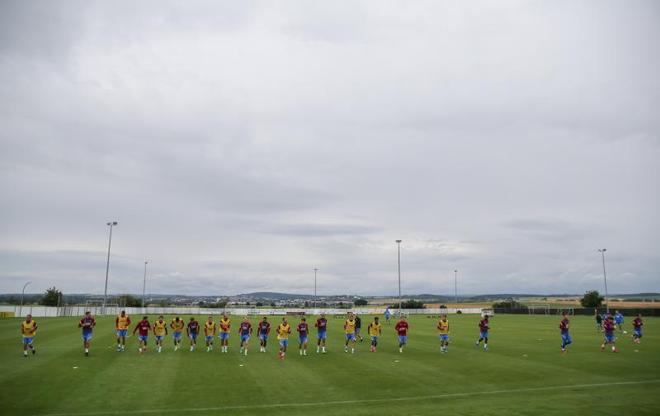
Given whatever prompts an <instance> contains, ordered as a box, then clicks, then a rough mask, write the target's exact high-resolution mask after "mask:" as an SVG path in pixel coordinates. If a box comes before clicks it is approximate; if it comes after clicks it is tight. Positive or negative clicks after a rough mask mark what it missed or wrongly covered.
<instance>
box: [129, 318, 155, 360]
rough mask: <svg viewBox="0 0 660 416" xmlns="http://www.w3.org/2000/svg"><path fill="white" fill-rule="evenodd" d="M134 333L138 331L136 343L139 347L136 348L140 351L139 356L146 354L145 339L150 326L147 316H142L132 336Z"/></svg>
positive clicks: (147, 337)
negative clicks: (137, 342)
mask: <svg viewBox="0 0 660 416" xmlns="http://www.w3.org/2000/svg"><path fill="white" fill-rule="evenodd" d="M135 331H139V333H138V341H139V343H140V347H139V348H138V351H140V354H142V353H143V352H147V339H149V331H151V324H150V323H149V318H148V317H147V316H143V317H142V320H141V321H140V322H138V323H137V325H135V328H134V329H133V335H135Z"/></svg>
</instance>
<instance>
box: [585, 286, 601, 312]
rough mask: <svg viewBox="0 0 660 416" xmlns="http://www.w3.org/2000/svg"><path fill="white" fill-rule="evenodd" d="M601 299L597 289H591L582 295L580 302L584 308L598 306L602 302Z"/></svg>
mask: <svg viewBox="0 0 660 416" xmlns="http://www.w3.org/2000/svg"><path fill="white" fill-rule="evenodd" d="M603 300H604V299H603V297H602V296H601V295H600V293H598V291H597V290H591V291H589V292H586V293H585V294H584V296H582V299H580V304H581V305H582V306H583V307H585V308H599V307H600V306H601V305H602V304H603Z"/></svg>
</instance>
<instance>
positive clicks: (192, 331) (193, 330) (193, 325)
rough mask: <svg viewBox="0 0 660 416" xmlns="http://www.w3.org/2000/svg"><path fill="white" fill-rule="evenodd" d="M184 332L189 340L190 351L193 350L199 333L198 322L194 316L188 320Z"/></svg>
mask: <svg viewBox="0 0 660 416" xmlns="http://www.w3.org/2000/svg"><path fill="white" fill-rule="evenodd" d="M186 334H188V339H189V340H190V352H193V351H195V347H196V346H197V335H199V322H197V321H196V320H195V317H194V316H191V317H190V322H188V326H187V327H186Z"/></svg>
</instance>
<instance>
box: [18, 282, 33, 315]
mask: <svg viewBox="0 0 660 416" xmlns="http://www.w3.org/2000/svg"><path fill="white" fill-rule="evenodd" d="M30 283H32V282H27V283H25V284H24V285H23V291H22V292H21V306H20V308H19V309H18V317H19V318H20V317H21V316H23V296H25V288H26V287H28V285H29V284H30Z"/></svg>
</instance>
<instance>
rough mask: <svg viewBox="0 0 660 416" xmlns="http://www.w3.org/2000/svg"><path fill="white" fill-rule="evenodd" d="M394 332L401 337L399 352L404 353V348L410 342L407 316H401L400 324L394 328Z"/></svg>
mask: <svg viewBox="0 0 660 416" xmlns="http://www.w3.org/2000/svg"><path fill="white" fill-rule="evenodd" d="M394 330H395V331H396V332H397V334H398V335H399V352H400V353H401V352H403V346H404V345H406V343H407V342H408V322H407V321H406V317H405V316H401V319H400V320H399V322H397V323H396V325H395V326H394Z"/></svg>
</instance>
